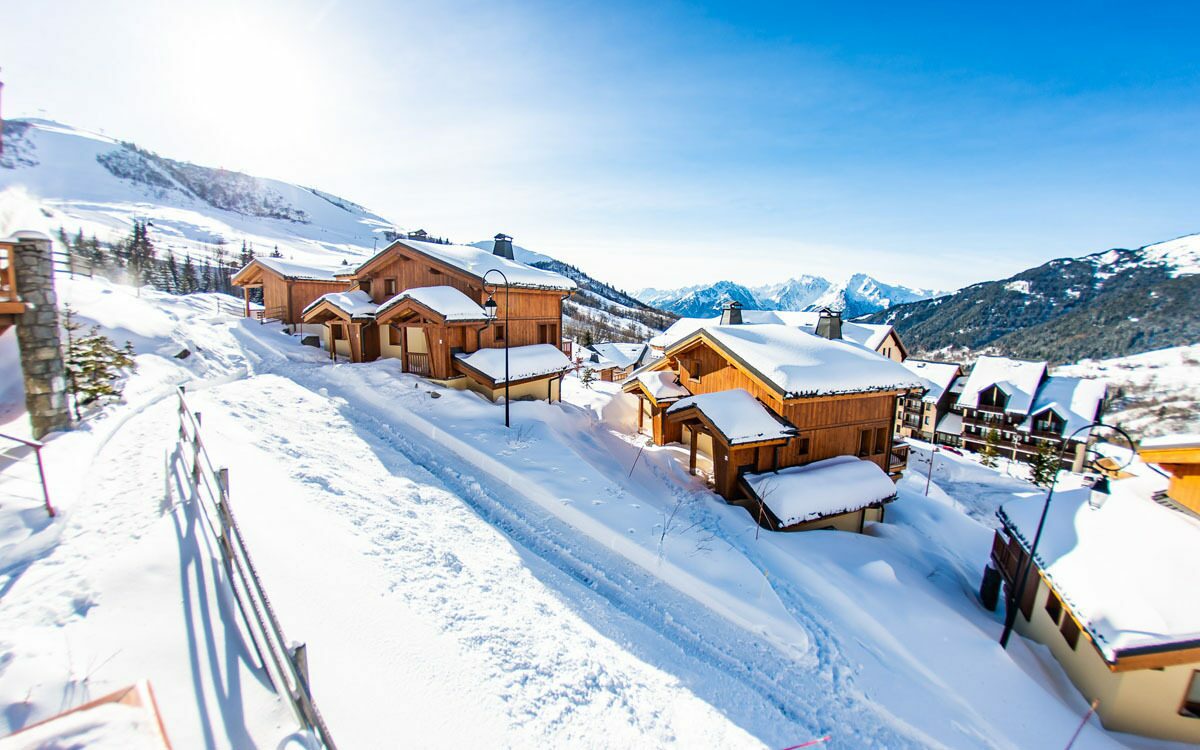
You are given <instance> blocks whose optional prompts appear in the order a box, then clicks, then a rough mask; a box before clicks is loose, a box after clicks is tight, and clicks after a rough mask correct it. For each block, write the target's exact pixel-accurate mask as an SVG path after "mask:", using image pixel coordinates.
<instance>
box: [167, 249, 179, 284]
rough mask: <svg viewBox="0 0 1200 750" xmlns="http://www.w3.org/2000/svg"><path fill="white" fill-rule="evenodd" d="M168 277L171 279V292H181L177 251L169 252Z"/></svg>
mask: <svg viewBox="0 0 1200 750" xmlns="http://www.w3.org/2000/svg"><path fill="white" fill-rule="evenodd" d="M167 278H169V279H170V280H171V288H170V289H168V290H167V291H168V292H170V293H171V294H179V264H178V263H176V262H175V253H167Z"/></svg>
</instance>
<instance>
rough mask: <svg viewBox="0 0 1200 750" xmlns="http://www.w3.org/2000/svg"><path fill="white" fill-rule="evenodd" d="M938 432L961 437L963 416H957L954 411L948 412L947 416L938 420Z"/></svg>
mask: <svg viewBox="0 0 1200 750" xmlns="http://www.w3.org/2000/svg"><path fill="white" fill-rule="evenodd" d="M937 431H938V432H944V433H945V434H947V435H961V434H962V415H961V414H955V413H954V412H952V411H948V412H946V414H945V416H943V417H942V418H941V419H939V420H938V423H937Z"/></svg>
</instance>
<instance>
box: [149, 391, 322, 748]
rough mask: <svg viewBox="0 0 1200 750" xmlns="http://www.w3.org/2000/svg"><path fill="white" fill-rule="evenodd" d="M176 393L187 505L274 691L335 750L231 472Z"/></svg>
mask: <svg viewBox="0 0 1200 750" xmlns="http://www.w3.org/2000/svg"><path fill="white" fill-rule="evenodd" d="M178 394H179V441H178V445H177V447H176V450H175V454H174V456H172V469H173V470H174V471H178V472H179V473H180V474H181V475H183V476H184V477H186V479H187V482H188V485H189V489H190V490H191V493H192V496H191V497H190V498H185V500H187V501H189V502H193V503H195V509H196V511H197V515H199V516H200V517H201V518H202V519H203V521H204V523H203V524H202V526H203V527H205V528H207V529H208V531H209V532H210V533H211V535H212V537H213V540H214V541H215V542H216V546H217V548H218V549H219V550H220V552H221V562H222V563H224V567H225V575H226V580H227V581H228V582H229V588H230V591H231V593H232V594H233V599H234V601H235V602H236V604H237V606H238V611H239V612H240V613H241V616H242V620H243V621H244V623H245V625H246V629H247V631H248V634H249V636H250V640H251V643H252V645H253V646H254V650H255V652H256V653H257V654H258V658H259V660H260V661H261V662H262V665H263V671H264V673H265V674H266V676H267V679H268V680H269V681H270V683H271V686H272V687H274V688H275V690H276V691H277V692H279V693H280V694H282V695H283V696H284V697H286V698H287V699H288V702H289V703H290V704H291V706H292V709H293V710H294V711H295V713H296V718H297V719H298V720H299V721H300V723H301V724H303V726H304V727H305V728H306V729H308V730H309V731H312V732H315V733H316V735H317V737H318V738H320V740H321V743H322V745H323V746H324V747H325V748H326V750H336V745H334V742H333V738H332V737H331V736H330V734H329V727H327V726H326V725H325V720H324V718H322V716H321V712H320V711H318V710H317V706H316V703H315V702H314V701H313V697H312V691H311V690H310V689H309V684H308V650H307V648H306V647H305V645H304V644H303V643H300V644H296V645H292V644H291V642H290V641H288V640H287V638H285V637H284V634H283V628H282V627H281V626H280V624H279V618H278V617H276V615H275V610H274V609H273V608H272V607H271V600H270V599H268V598H267V593H266V591H264V590H263V585H262V581H261V580H260V579H259V577H258V571H257V570H256V569H255V567H254V562H253V561H252V560H251V559H250V551H249V550H248V549H247V547H246V540H245V537H243V536H242V532H241V529H239V528H238V525H237V519H235V518H234V516H233V509H232V508H231V507H230V503H229V498H230V495H229V470H228V469H224V468H221V469H218V468H216V466H215V465H214V464H213V462H212V459H211V458H210V457H209V455H208V451H207V450H206V449H205V447H204V441H203V440H202V439H201V437H200V425H201V422H202V420H201V418H200V413H199V412H194V411H192V410H191V408H190V407H189V406H188V404H187V401H186V400H185V399H184V390H183V387H180V388H179V392H178Z"/></svg>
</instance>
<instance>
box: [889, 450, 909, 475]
mask: <svg viewBox="0 0 1200 750" xmlns="http://www.w3.org/2000/svg"><path fill="white" fill-rule="evenodd" d="M908 449H909V445H908V443H895V444H893V445H892V452H891V455H889V456H888V473H889V474H899V473H900V472H902V471H904V470H905V469H906V468H908Z"/></svg>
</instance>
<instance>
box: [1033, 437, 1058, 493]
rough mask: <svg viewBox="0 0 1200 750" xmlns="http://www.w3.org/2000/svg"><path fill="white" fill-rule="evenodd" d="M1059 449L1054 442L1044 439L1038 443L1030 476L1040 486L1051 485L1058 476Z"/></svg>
mask: <svg viewBox="0 0 1200 750" xmlns="http://www.w3.org/2000/svg"><path fill="white" fill-rule="evenodd" d="M1058 466H1059V463H1058V451H1057V450H1056V449H1055V448H1054V444H1053V443H1050V442H1049V441H1046V440H1043V441H1041V442H1040V443H1038V449H1037V453H1035V454H1034V456H1033V464H1032V465H1031V466H1030V477H1031V478H1032V480H1033V483H1034V484H1036V485H1037V486H1038V487H1049V486H1050V485H1052V484H1054V479H1055V477H1057V476H1058Z"/></svg>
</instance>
